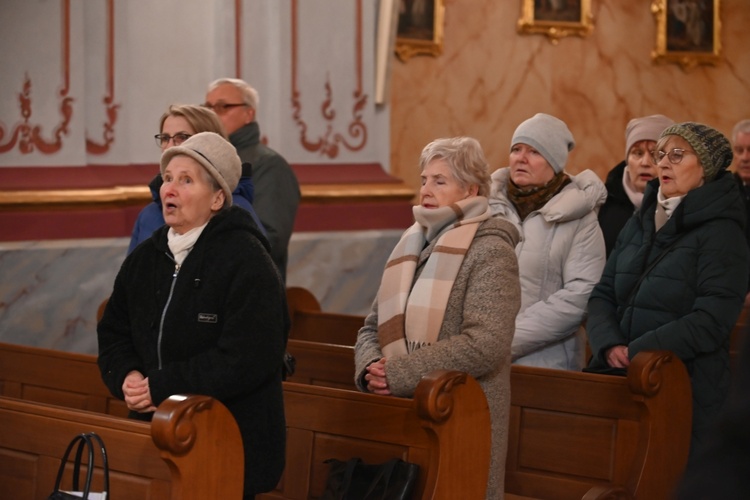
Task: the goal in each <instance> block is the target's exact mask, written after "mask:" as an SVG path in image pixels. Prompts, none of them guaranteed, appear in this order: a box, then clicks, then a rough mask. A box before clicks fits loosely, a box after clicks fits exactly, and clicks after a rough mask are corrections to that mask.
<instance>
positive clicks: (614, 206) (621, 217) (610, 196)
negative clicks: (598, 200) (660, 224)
mask: <svg viewBox="0 0 750 500" xmlns="http://www.w3.org/2000/svg"><path fill="white" fill-rule="evenodd" d="M626 166H627V163H626V162H625V161H622V162H620V163H619V164H618V165H617V166H616V167H615V168H613V169H612V170H610V171H609V174H607V182H605V183H604V185H605V186H606V187H607V201H605V202H604V205H602V206H601V208H599V226H600V227H601V228H602V234H603V235H604V245H605V246H606V248H607V257H609V254H611V253H612V250H613V249H614V248H615V243H616V242H617V235H618V234H620V231H622V228H623V227H625V223H626V222H627V221H628V219H630V218H631V217H632V216H633V213H635V205H633V202H632V201H630V198H629V197H628V194H627V193H626V192H625V188H624V187H623V185H622V176H623V175H624V174H625V167H626Z"/></svg>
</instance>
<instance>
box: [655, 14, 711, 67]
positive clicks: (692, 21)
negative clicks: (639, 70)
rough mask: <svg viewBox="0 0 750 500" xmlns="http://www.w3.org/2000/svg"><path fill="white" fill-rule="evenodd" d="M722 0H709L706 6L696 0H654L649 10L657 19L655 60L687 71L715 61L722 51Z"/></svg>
mask: <svg viewBox="0 0 750 500" xmlns="http://www.w3.org/2000/svg"><path fill="white" fill-rule="evenodd" d="M720 4H721V0H711V6H710V8H708V9H705V10H703V11H702V12H701V11H699V10H694V11H692V12H691V11H690V9H700V4H699V3H693V2H678V1H677V0H654V1H653V2H652V3H651V13H652V14H653V15H654V20H655V22H656V46H655V47H654V50H653V51H652V52H651V59H652V60H653V61H654V62H655V63H675V64H679V65H680V66H681V67H682V69H683V70H685V71H689V70H691V69H693V68H694V67H696V66H698V65H699V64H710V65H716V64H718V63H719V61H720V58H721V56H720V54H721V16H720V12H721V8H720Z"/></svg>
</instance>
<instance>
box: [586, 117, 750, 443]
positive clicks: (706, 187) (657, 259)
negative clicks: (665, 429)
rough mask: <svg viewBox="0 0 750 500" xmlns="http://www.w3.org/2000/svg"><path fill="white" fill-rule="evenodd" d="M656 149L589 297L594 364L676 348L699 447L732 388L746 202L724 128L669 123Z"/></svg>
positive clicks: (613, 368)
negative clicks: (652, 167) (648, 177)
mask: <svg viewBox="0 0 750 500" xmlns="http://www.w3.org/2000/svg"><path fill="white" fill-rule="evenodd" d="M655 157H656V158H655V159H656V163H657V169H658V176H659V177H658V179H655V180H653V181H651V182H649V184H648V186H647V187H646V191H645V193H644V196H643V204H642V205H641V208H640V210H639V211H638V213H637V214H636V216H635V217H632V218H631V219H630V220H629V221H628V223H627V224H626V226H625V227H624V228H623V230H622V233H621V234H620V238H619V239H618V242H617V246H616V247H615V249H614V250H613V252H612V254H611V255H610V257H609V259H608V261H607V265H606V267H605V269H604V273H603V275H602V279H601V281H600V282H599V284H597V286H596V288H594V291H593V292H592V294H591V298H590V299H589V304H588V305H589V318H588V322H587V327H588V335H589V342H590V345H591V350H592V354H593V358H592V360H591V363H590V368H591V369H592V370H594V371H609V372H618V371H622V372H624V371H625V370H626V369H627V367H628V365H629V364H630V360H631V359H633V357H634V356H635V355H636V354H638V353H639V352H641V351H646V350H658V349H666V350H670V351H673V352H674V353H675V354H676V355H677V356H678V357H679V358H680V359H682V361H683V362H684V363H685V364H686V366H687V368H688V372H689V373H690V377H691V380H692V387H693V415H692V420H693V430H692V440H691V448H690V456H691V457H694V456H695V455H694V454H695V451H696V450H698V449H699V448H700V447H701V446H702V445H703V444H704V442H705V438H706V431H707V429H708V428H709V427H710V424H711V421H712V420H713V419H714V417H715V416H716V414H717V413H718V411H719V409H720V408H721V407H722V405H723V403H724V399H725V398H726V396H727V391H728V388H729V380H730V371H729V335H730V332H731V330H732V327H733V326H734V324H735V322H736V321H737V317H738V316H739V314H740V310H741V309H742V304H743V301H744V297H745V292H746V289H747V276H748V248H747V243H746V242H745V237H744V232H743V230H744V227H745V207H744V205H743V201H742V198H741V197H740V192H739V189H738V187H737V184H736V182H735V181H734V179H733V178H732V175H731V173H729V172H727V171H726V168H727V167H728V166H729V165H730V163H731V162H732V148H731V146H730V144H729V141H728V140H727V138H726V137H724V136H723V135H722V134H721V133H720V132H719V131H717V130H715V129H713V128H711V127H708V126H706V125H702V124H699V123H692V122H686V123H680V124H677V125H673V126H671V127H668V128H667V129H666V130H664V131H663V132H662V133H661V138H660V139H659V142H658V143H657V145H656V153H655ZM686 417H687V416H686ZM685 439H688V437H687V436H685Z"/></svg>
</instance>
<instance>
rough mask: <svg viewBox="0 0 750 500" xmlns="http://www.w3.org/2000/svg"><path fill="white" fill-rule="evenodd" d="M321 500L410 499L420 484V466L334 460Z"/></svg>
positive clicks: (330, 460)
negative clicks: (418, 481)
mask: <svg viewBox="0 0 750 500" xmlns="http://www.w3.org/2000/svg"><path fill="white" fill-rule="evenodd" d="M325 463H327V464H329V466H330V469H329V470H328V479H327V481H326V489H325V491H324V492H323V495H322V496H321V497H320V499H321V500H376V499H377V500H408V499H409V498H411V494H412V492H413V491H414V486H416V484H417V476H418V475H419V465H417V464H413V463H410V462H404V461H403V460H401V459H398V458H394V459H393V460H389V461H387V462H385V463H382V464H372V465H368V464H365V463H364V462H363V461H362V459H360V458H350V459H349V460H347V461H345V462H342V461H341V460H336V459H335V458H331V459H328V460H326V461H325Z"/></svg>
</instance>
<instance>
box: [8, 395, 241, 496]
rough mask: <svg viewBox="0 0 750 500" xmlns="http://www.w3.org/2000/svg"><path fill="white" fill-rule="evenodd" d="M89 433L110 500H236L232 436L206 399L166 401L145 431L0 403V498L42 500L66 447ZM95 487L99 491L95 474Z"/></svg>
mask: <svg viewBox="0 0 750 500" xmlns="http://www.w3.org/2000/svg"><path fill="white" fill-rule="evenodd" d="M92 431H93V432H96V433H97V434H99V435H100V436H101V437H102V439H103V440H104V443H105V445H106V447H107V455H108V458H109V467H110V493H111V496H113V497H114V498H116V499H119V500H142V499H144V498H153V499H172V500H178V499H180V500H198V499H205V498H241V496H242V485H243V467H244V465H243V456H242V443H241V438H240V435H239V429H238V428H237V424H236V423H235V422H234V419H233V418H232V416H231V414H230V413H229V411H228V410H227V409H226V408H225V407H224V406H223V405H221V404H220V403H219V402H218V401H215V400H213V399H211V398H208V397H206V396H190V397H184V396H179V397H173V398H170V399H168V400H167V401H165V402H164V403H162V405H160V406H159V409H158V410H157V413H156V416H155V418H154V422H153V423H152V424H151V425H149V424H148V423H146V422H139V421H134V420H128V419H124V418H120V417H113V416H110V415H102V414H97V413H92V412H88V411H80V410H74V409H70V408H62V407H59V406H53V405H46V404H41V403H35V402H29V401H21V400H18V399H14V398H7V397H0V498H25V499H32V500H44V499H46V498H47V497H48V495H49V494H50V493H51V492H52V489H53V486H54V483H55V476H56V474H57V469H58V467H59V464H60V460H61V458H62V455H63V452H64V451H65V447H66V446H67V444H68V442H69V441H70V440H71V439H72V438H73V436H75V435H76V434H79V433H81V432H92ZM155 443H156V444H155ZM71 472H72V471H70V470H69V471H68V473H67V475H66V477H67V478H70V477H72V473H71ZM217 478H220V479H217ZM68 480H69V479H68ZM94 485H95V487H96V488H97V489H98V491H101V470H97V471H96V474H95V483H94ZM64 486H67V487H69V486H70V485H69V483H68V484H65V483H64Z"/></svg>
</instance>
